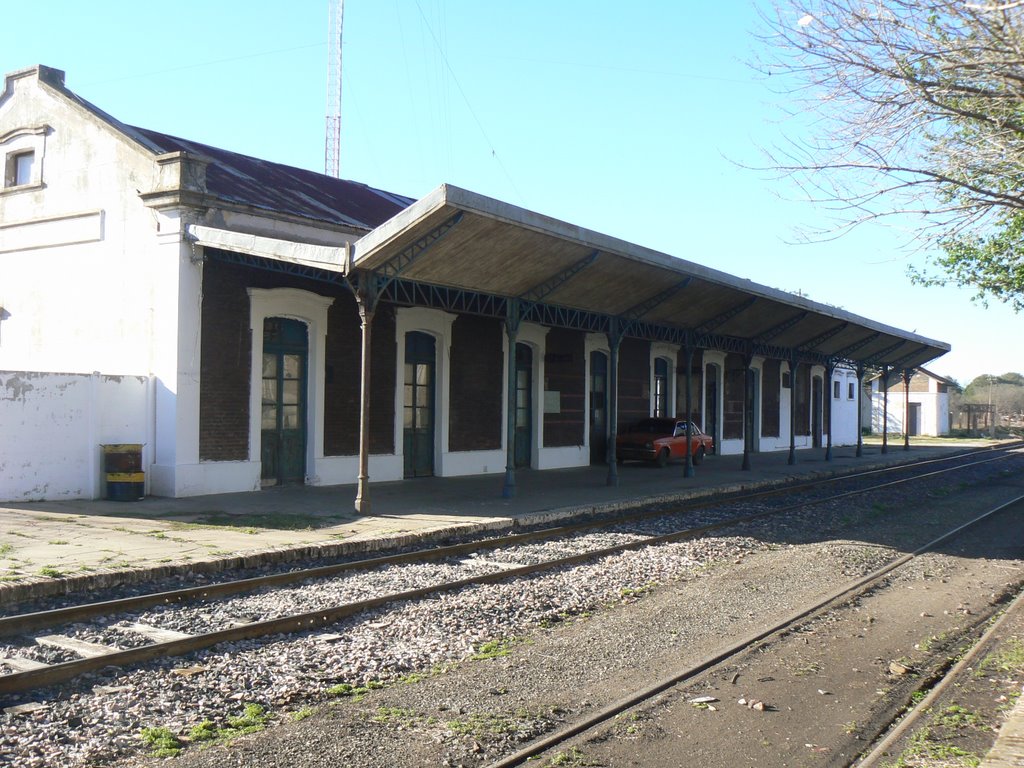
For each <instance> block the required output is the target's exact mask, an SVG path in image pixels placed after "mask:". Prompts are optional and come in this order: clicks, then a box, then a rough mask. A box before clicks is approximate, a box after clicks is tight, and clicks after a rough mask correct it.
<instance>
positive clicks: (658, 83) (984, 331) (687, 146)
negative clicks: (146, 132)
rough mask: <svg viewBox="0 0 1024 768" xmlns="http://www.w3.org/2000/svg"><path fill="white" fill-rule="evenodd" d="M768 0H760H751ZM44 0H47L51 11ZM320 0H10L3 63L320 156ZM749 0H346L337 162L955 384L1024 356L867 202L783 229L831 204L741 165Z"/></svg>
mask: <svg viewBox="0 0 1024 768" xmlns="http://www.w3.org/2000/svg"><path fill="white" fill-rule="evenodd" d="M758 1H759V2H762V1H763V2H766V1H767V0H758ZM44 9H45V11H44ZM327 18H328V4H327V0H293V2H290V3H283V2H269V1H268V0H249V1H248V2H244V3H243V2H237V0H217V1H216V2H210V0H202V1H200V0H179V1H178V2H175V3H172V4H165V3H141V2H138V0H132V2H124V1H123V0H97V2H93V3H82V2H80V0H50V2H48V3H46V4H44V5H39V4H36V5H31V4H28V3H7V4H5V7H4V10H3V21H4V28H5V29H6V30H8V31H10V30H18V34H6V35H5V36H4V45H3V47H2V48H0V64H2V68H3V71H4V72H10V71H13V70H16V69H21V68H23V67H26V66H31V65H33V64H47V65H50V66H53V67H57V68H60V69H63V70H65V71H66V72H67V84H68V86H69V87H70V88H71V89H72V90H74V91H75V92H77V93H79V94H80V95H81V96H83V97H84V98H86V99H88V100H90V101H92V102H93V103H95V104H96V105H97V106H99V107H100V108H102V109H104V110H106V111H107V112H109V113H110V114H112V115H114V116H115V117H117V118H118V119H120V120H123V121H125V122H127V123H130V124H135V125H142V126H145V127H147V128H152V129H155V130H159V131H163V132H166V133H171V134H175V135H178V136H182V137H186V138H189V139H193V140H196V141H202V142H206V143H209V144H213V145H215V146H219V147H223V148H226V149H231V150H234V151H237V152H242V153H245V154H251V155H255V156H258V157H262V158H266V159H269V160H275V161H278V162H283V163H288V164H291V165H296V166H301V167H305V168H312V169H315V170H323V166H324V130H325V120H324V114H325V108H326V89H327V53H328V47H327ZM755 25H756V14H755V12H754V6H753V5H752V4H751V3H750V2H749V1H748V0H729V1H728V2H723V3H700V4H691V3H679V2H668V1H662V0H646V1H645V0H635V2H632V3H628V4H626V3H621V2H607V1H604V0H591V1H589V2H582V1H581V0H562V1H561V2H557V3H553V2H550V0H543V1H542V0H520V1H519V2H516V3H490V2H488V3H481V2H479V1H478V0H477V1H472V0H347V2H346V3H345V46H344V77H343V83H344V95H343V115H342V122H343V129H342V156H341V164H342V175H343V176H344V177H346V178H350V179H355V180H358V181H362V182H365V183H368V184H371V185H373V186H377V187H381V188H384V189H388V190H392V191H395V192H400V193H404V194H407V195H411V196H413V197H420V196H422V195H424V194H426V193H427V192H428V191H430V190H431V189H433V188H434V187H436V186H437V185H439V184H441V183H443V182H450V183H452V184H456V185H458V186H462V187H466V188H468V189H471V190H473V191H475V192H479V193H481V194H485V195H489V196H492V197H496V198H499V199H502V200H506V201H508V202H511V203H515V204H517V205H522V206H525V207H527V208H530V209H532V210H536V211H539V212H541V213H544V214H547V215H550V216H554V217H556V218H560V219H564V220H566V221H569V222H571V223H573V224H578V225H580V226H584V227H587V228H590V229H595V230H598V231H600V232H604V233H606V234H609V235H613V236H616V237H620V238H623V239H625V240H629V241H632V242H635V243H639V244H641V245H644V246H647V247H650V248H655V249H657V250H660V251H664V252H666V253H669V254H672V255H675V256H679V257H682V258H685V259H688V260H691V261H696V262H699V263H702V264H706V265H708V266H712V267H715V268H717V269H721V270H724V271H727V272H730V273H732V274H735V275H738V276H740V277H744V278H749V279H751V280H754V281H755V282H758V283H762V284H765V285H768V286H772V287H775V288H781V289H783V290H787V291H802V292H803V293H804V294H806V295H808V296H809V297H810V298H813V299H815V300H817V301H821V302H825V303H828V304H834V305H837V306H840V307H842V308H844V309H846V310H848V311H850V312H855V313H857V314H860V315H863V316H866V317H869V318H871V319H873V320H877V321H880V322H884V323H887V324H889V325H893V326H897V327H900V328H904V329H906V330H911V331H916V332H917V333H919V334H921V335H924V336H927V337H930V338H933V339H938V340H941V341H946V342H949V343H950V344H952V346H953V351H952V352H951V353H950V354H948V355H946V356H944V357H942V358H940V359H938V360H936V361H934V362H933V363H932V364H931V365H930V366H929V367H930V368H931V369H932V370H933V371H935V372H937V373H939V374H943V375H948V376H953V377H955V378H956V379H958V380H959V381H960V382H961V383H964V384H966V383H967V382H969V381H970V380H971V379H972V378H974V377H975V376H977V375H980V374H984V373H996V374H998V373H1004V372H1006V371H1020V372H1024V351H1022V345H1020V344H1019V343H1018V342H1017V341H1016V340H1017V339H1018V338H1019V335H1020V330H1019V329H1020V328H1021V327H1022V325H1024V317H1020V316H1018V315H1015V314H1014V313H1013V312H1011V311H1010V310H1009V309H1007V308H1006V307H1004V306H1002V305H992V306H990V307H989V308H988V309H985V308H983V307H982V306H981V305H979V304H975V303H972V302H971V301H970V300H969V299H970V293H969V292H967V291H961V290H955V289H934V288H930V289H925V288H920V287H916V286H913V285H911V284H910V281H909V279H908V278H907V277H906V270H907V266H908V264H910V263H913V264H917V265H919V266H920V265H922V264H923V262H924V254H922V253H913V252H907V251H905V250H901V247H900V246H901V244H902V243H904V242H905V240H906V235H905V233H903V232H900V231H896V230H893V229H889V228H884V227H881V226H869V227H864V228H862V229H861V230H859V231H857V232H856V233H855V234H854V235H852V236H845V237H843V238H841V239H839V240H838V241H834V242H828V243H820V244H815V245H791V244H789V243H790V242H791V241H792V240H793V239H794V237H795V235H794V232H795V230H796V229H797V228H798V227H799V226H801V225H808V224H810V225H815V224H819V223H820V222H821V220H822V218H823V216H824V213H823V212H820V211H817V210H815V209H814V208H813V207H812V206H810V205H809V204H808V203H803V202H796V201H792V200H789V198H791V197H792V196H793V195H794V190H792V189H791V188H790V187H789V185H788V184H787V183H786V182H784V181H779V180H774V179H772V178H770V177H769V176H768V175H766V174H760V173H757V172H754V171H750V170H747V169H744V168H742V167H740V165H739V164H748V165H757V164H758V163H760V162H762V160H761V157H760V155H759V152H758V150H757V147H758V145H770V144H771V143H773V142H775V141H777V140H778V139H779V136H780V130H787V131H788V132H789V133H791V134H793V135H797V136H798V135H799V133H798V132H799V126H797V125H792V126H785V125H781V126H780V125H779V119H780V113H779V111H778V109H777V104H776V100H777V97H776V96H775V95H774V94H773V93H771V92H770V91H769V90H768V89H767V88H765V87H764V86H763V85H762V84H761V83H759V82H758V81H757V80H756V79H755V78H754V76H753V73H752V71H751V70H750V69H749V67H748V66H747V64H746V62H747V61H749V60H750V59H751V57H752V56H753V55H754V53H756V51H757V46H758V43H757V41H756V40H755V39H754V38H753V37H752V35H751V31H752V30H753V28H754V27H755Z"/></svg>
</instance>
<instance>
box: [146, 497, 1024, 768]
mask: <svg viewBox="0 0 1024 768" xmlns="http://www.w3.org/2000/svg"><path fill="white" fill-rule="evenodd" d="M1021 492H1022V491H1021V481H1020V480H1019V479H1015V478H1008V479H1006V481H1005V482H1002V483H999V484H990V485H986V486H983V487H980V488H978V487H975V488H970V489H967V490H965V491H963V492H962V493H961V494H951V495H948V496H945V497H936V498H932V499H922V500H921V501H922V506H920V507H916V508H910V507H909V506H904V507H903V508H901V509H897V510H890V509H886V508H879V507H877V506H876V507H875V508H869V509H867V510H866V511H863V512H861V513H857V514H850V513H849V512H848V511H847V510H845V509H844V510H842V511H841V512H840V513H839V514H838V515H837V517H836V518H830V519H828V520H827V519H826V518H825V516H822V518H821V519H820V520H818V521H816V522H813V523H811V524H809V523H808V521H807V520H795V521H792V522H791V523H790V524H789V526H788V528H787V527H786V526H785V525H783V526H781V527H780V526H776V527H774V528H762V529H757V530H753V531H747V532H746V533H747V535H753V536H754V538H755V539H757V541H759V542H760V544H759V546H757V547H756V548H755V549H754V550H753V551H752V552H751V553H750V554H748V555H746V556H744V557H739V558H737V559H735V560H729V561H719V562H717V563H715V564H713V565H711V566H709V567H706V568H703V569H700V570H698V571H695V572H694V573H693V575H692V576H691V577H688V578H685V579H683V580H681V581H676V582H672V583H668V584H663V585H661V586H659V587H657V588H653V589H646V590H639V591H638V593H636V594H631V595H628V596H627V595H624V596H623V599H622V601H621V602H618V603H616V604H614V605H609V606H607V607H606V608H604V609H602V610H600V611H598V612H596V613H595V614H594V615H593V616H579V617H573V618H571V619H569V620H566V621H564V622H562V623H559V624H555V625H553V626H549V627H542V628H539V629H538V630H537V631H536V632H535V633H533V634H531V635H530V636H528V637H523V638H518V639H516V641H515V642H512V643H510V645H509V647H508V648H503V649H502V652H501V653H498V654H495V655H494V656H493V657H489V658H481V659H478V660H475V661H469V662H465V663H463V664H460V665H458V666H456V667H454V668H451V669H446V670H435V671H434V672H433V673H429V674H425V675H417V676H415V677H413V678H410V679H408V680H405V681H404V682H401V683H397V684H392V685H389V686H387V687H386V688H384V689H381V690H372V691H369V692H368V693H367V694H366V695H365V697H363V698H359V699H357V698H356V697H350V698H345V699H339V700H338V701H336V702H332V703H329V704H326V705H324V706H321V707H320V708H318V709H317V710H315V711H312V710H311V711H307V712H304V714H303V717H302V718H301V719H296V720H292V721H287V720H286V721H283V722H282V723H280V724H279V725H278V726H275V727H273V728H270V729H268V730H266V731H264V732H262V733H257V734H253V735H251V736H247V737H245V738H242V739H239V740H237V741H235V742H233V743H232V744H230V745H228V746H214V747H211V748H207V749H202V750H200V749H190V750H187V751H186V752H185V753H184V754H183V756H182V757H180V758H178V759H177V760H175V761H174V762H173V763H170V765H174V766H175V768H185V767H186V766H188V767H189V768H192V767H197V768H198V766H204V767H205V768H210V767H212V766H218V767H219V766H250V765H260V766H264V767H266V768H274V767H275V766H308V767H310V768H316V766H337V765H359V766H366V767H372V766H387V767H388V768H399V767H400V766H416V767H418V766H467V767H474V768H475V767H477V766H485V765H488V764H489V763H491V762H493V761H494V760H496V759H497V758H498V757H499V756H501V755H503V754H508V753H510V752H513V751H515V750H516V749H518V748H519V747H521V746H522V745H523V744H524V743H526V742H528V741H530V740H532V739H534V738H536V737H538V736H539V735H541V734H543V733H545V732H550V731H551V730H553V729H555V728H557V727H559V726H560V725H562V724H565V723H568V722H573V721H576V720H577V719H579V718H580V717H582V716H584V715H586V714H588V713H590V712H593V711H596V710H597V709H599V708H601V707H603V706H605V705H606V704H608V703H610V702H612V701H615V700H617V699H619V698H621V697H622V696H623V695H624V694H625V693H627V692H629V691H633V690H637V689H639V688H643V687H645V686H646V685H648V684H649V683H651V682H653V681H654V680H657V679H659V678H661V677H664V676H666V675H668V674H670V673H672V672H675V671H677V670H678V669H680V668H683V667H686V666H687V665H689V664H692V663H694V662H696V661H698V660H700V659H703V658H705V657H707V656H708V655H709V654H711V653H712V652H714V651H717V650H718V649H719V648H721V647H722V646H723V645H726V644H727V643H728V642H729V640H730V638H739V637H743V636H747V635H749V634H751V633H752V632H753V631H754V629H756V628H758V627H762V626H766V625H768V624H770V623H774V622H776V621H778V620H780V619H781V618H783V617H785V616H787V615H790V614H792V613H794V612H795V611H796V610H797V609H799V608H801V607H803V606H804V605H806V604H808V603H809V602H811V601H812V600H814V599H816V598H820V597H821V596H824V595H825V594H827V593H829V592H831V591H832V590H834V589H835V588H837V587H838V586H840V585H842V584H846V583H848V582H849V581H850V580H851V579H852V578H854V577H856V576H858V575H861V574H865V573H868V572H870V571H871V570H873V569H874V568H875V567H876V566H877V565H878V564H880V563H881V562H882V561H885V560H888V559H889V558H891V557H893V556H894V554H897V553H899V552H905V551H910V550H912V549H914V548H915V547H916V546H919V545H920V544H922V543H924V542H926V541H928V540H930V539H932V538H934V537H935V536H936V535H937V534H938V533H939V532H940V529H941V530H945V529H946V528H948V527H951V526H952V524H954V521H957V520H963V519H965V518H967V517H969V516H972V515H971V513H970V511H969V510H965V509H964V504H963V502H964V500H965V499H967V498H969V499H971V500H972V503H973V504H975V505H976V507H977V508H981V507H984V506H985V505H987V504H993V505H994V504H995V503H996V501H997V500H999V499H1007V498H1010V497H1012V496H1016V495H1019V494H1020V493H1021ZM833 525H835V526H836V527H834V528H832V527H831V526H833ZM830 528H831V529H830ZM1022 579H1024V526H1020V525H1008V524H1007V523H1006V521H1005V520H1004V521H1002V522H1001V524H998V525H993V526H989V527H987V529H986V531H984V532H982V533H979V534H977V535H972V536H970V537H968V538H967V539H965V540H964V541H962V542H958V543H957V544H956V545H955V546H954V545H950V546H948V547H946V548H945V549H944V551H942V552H941V553H939V554H935V555H929V556H927V557H926V558H924V559H922V560H920V561H919V562H918V563H917V564H915V565H914V566H912V567H910V568H909V569H908V570H907V571H906V572H904V573H901V574H900V575H899V576H898V577H896V578H894V579H893V580H892V583H891V584H890V585H889V586H888V587H887V588H885V589H880V590H878V591H877V592H876V593H875V594H872V595H870V596H867V597H865V598H863V599H862V600H861V601H860V602H859V604H857V605H855V606H853V607H850V608H848V609H843V610H837V611H835V612H833V613H831V614H829V615H828V616H826V617H824V618H822V619H820V620H817V621H814V622H812V623H809V624H807V626H805V627H803V628H802V629H801V630H800V631H797V632H793V633H791V634H789V635H787V636H786V637H784V638H781V639H776V640H772V641H770V642H769V643H767V644H765V645H763V646H761V647H760V648H758V649H756V650H754V651H752V652H750V653H748V654H747V655H746V656H745V657H744V658H742V659H741V660H739V661H738V662H736V663H734V664H732V665H731V666H730V667H728V668H727V669H724V670H714V671H712V672H710V673H708V674H707V675H706V676H705V677H704V678H701V679H698V680H696V681H691V683H690V684H688V685H687V686H686V687H685V688H683V689H673V690H671V691H670V692H668V693H667V694H664V695H663V696H662V697H661V698H660V699H659V700H657V701H656V702H654V703H652V704H649V705H648V706H646V707H644V708H641V709H638V710H636V711H630V712H627V713H625V714H624V715H622V716H620V717H619V718H618V719H617V720H616V721H615V722H614V723H612V724H610V725H609V726H607V727H605V728H603V729H602V730H600V731H598V732H597V733H591V734H587V735H585V736H583V737H580V738H579V739H578V740H577V741H576V742H575V746H565V747H562V748H560V749H559V750H558V751H556V752H553V753H551V754H548V755H545V756H543V757H542V758H541V759H539V760H537V761H536V762H531V763H530V765H538V766H572V765H580V766H582V765H594V766H616V767H618V766H631V765H636V766H641V765H642V766H672V767H673V768H678V767H679V766H702V767H703V766H710V767H712V768H713V767H714V766H729V768H737V766H772V767H773V768H775V767H777V766H786V765H791V766H829V765H845V764H846V763H847V762H848V761H849V759H850V757H851V756H852V755H853V754H855V753H857V752H860V751H861V750H862V748H864V747H865V746H866V745H867V744H868V742H869V741H870V740H871V739H873V738H874V736H875V734H876V733H877V731H878V730H880V729H881V728H882V727H883V724H884V723H886V722H888V720H889V718H890V716H891V714H892V711H893V709H894V708H898V707H899V706H902V704H903V703H904V702H906V701H907V700H909V698H910V695H911V692H912V691H913V690H914V689H915V688H916V687H917V686H918V685H920V684H921V681H922V677H927V675H928V674H929V672H928V670H929V668H930V667H931V666H933V661H934V660H942V661H945V660H946V659H947V658H948V657H949V656H950V655H952V654H955V653H956V650H955V648H956V647H957V646H958V644H959V640H958V638H960V637H961V636H962V635H964V633H965V632H969V631H970V628H971V627H973V626H975V625H978V624H979V623H981V622H983V620H984V619H983V617H984V614H985V612H986V611H990V610H992V609H993V605H994V604H995V603H998V602H999V600H1000V597H1001V596H1002V595H1003V594H1004V593H1005V592H1006V591H1007V590H1009V589H1011V588H1013V587H1015V586H1016V585H1017V584H1018V583H1019V582H1020V581H1021V580H1022ZM638 586H639V585H638ZM892 662H899V663H900V664H902V665H903V666H905V667H906V668H907V670H908V671H907V672H906V673H903V671H902V670H901V669H900V668H899V667H896V666H892V665H891V663H892ZM700 696H713V697H714V698H717V699H719V701H718V702H712V706H713V707H714V708H713V709H712V708H710V707H707V706H706V705H705V706H701V707H696V706H694V705H692V704H691V703H690V700H691V699H693V698H696V697H700ZM740 699H744V700H746V701H760V702H763V703H764V704H765V705H766V706H765V709H764V710H763V711H762V710H760V709H758V708H751V707H749V706H746V705H743V704H739V703H738V702H739V700H740ZM131 764H132V765H135V764H147V765H161V766H166V765H168V763H166V762H163V761H160V762H157V761H152V760H148V759H136V760H134V761H132V763H131Z"/></svg>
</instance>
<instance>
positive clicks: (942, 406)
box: [871, 382, 949, 437]
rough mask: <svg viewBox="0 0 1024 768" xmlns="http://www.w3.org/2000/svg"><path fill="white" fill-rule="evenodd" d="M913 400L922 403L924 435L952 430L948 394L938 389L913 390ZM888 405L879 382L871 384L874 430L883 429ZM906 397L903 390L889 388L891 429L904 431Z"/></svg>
mask: <svg viewBox="0 0 1024 768" xmlns="http://www.w3.org/2000/svg"><path fill="white" fill-rule="evenodd" d="M910 402H911V403H912V404H913V403H919V404H920V405H921V412H920V419H921V423H920V424H919V425H918V426H919V429H920V434H921V435H927V436H932V437H936V436H938V435H948V434H949V395H948V394H945V393H942V394H939V393H936V392H911V393H910ZM884 408H885V403H884V402H883V395H882V393H881V392H880V391H879V390H878V386H877V382H875V383H873V384H872V393H871V431H872V432H874V433H875V434H881V432H882V418H883V413H884V412H885V411H884ZM905 408H906V398H905V396H904V394H903V393H902V392H892V391H890V392H889V407H888V416H889V422H888V423H889V433H890V434H894V433H896V434H899V433H902V432H903V424H904V417H905Z"/></svg>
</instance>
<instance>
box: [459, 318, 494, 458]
mask: <svg viewBox="0 0 1024 768" xmlns="http://www.w3.org/2000/svg"><path fill="white" fill-rule="evenodd" d="M502 334H503V330H502V324H501V322H500V321H498V320H493V319H489V318H481V317H471V316H469V315H459V316H458V317H457V318H456V319H455V322H454V324H453V325H452V348H451V387H450V390H449V391H450V395H451V396H450V403H449V411H450V421H449V429H448V450H450V451H483V450H493V449H497V448H501V447H502V445H501V408H502V401H503V399H504V397H505V390H506V388H507V384H506V382H505V380H504V376H503V375H502V374H503V371H504V362H505V361H504V355H503V352H502Z"/></svg>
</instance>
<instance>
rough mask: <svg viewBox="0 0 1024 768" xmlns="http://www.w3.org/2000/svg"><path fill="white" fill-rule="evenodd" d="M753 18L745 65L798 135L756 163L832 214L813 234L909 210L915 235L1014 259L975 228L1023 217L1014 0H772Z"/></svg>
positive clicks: (993, 228) (1019, 3)
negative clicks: (760, 53) (783, 106)
mask: <svg viewBox="0 0 1024 768" xmlns="http://www.w3.org/2000/svg"><path fill="white" fill-rule="evenodd" d="M761 20H762V26H763V29H762V31H761V33H760V34H759V38H760V40H761V41H762V43H763V47H764V51H765V54H764V57H763V59H762V60H760V61H758V62H756V63H755V67H756V68H757V69H758V70H759V71H760V72H762V73H763V74H764V75H765V76H766V77H767V78H768V81H769V82H770V83H771V84H772V85H773V87H774V88H775V90H776V91H777V92H778V93H779V94H781V95H783V96H784V97H785V98H786V99H787V100H788V102H789V105H790V106H789V108H788V112H789V114H790V115H791V116H793V117H794V118H795V120H796V121H797V122H798V124H799V126H800V128H799V133H800V134H801V137H800V140H799V141H796V140H794V139H792V138H790V139H788V141H787V142H786V143H785V144H783V145H781V146H775V147H771V148H766V149H765V153H766V155H767V156H768V163H767V167H768V168H769V169H770V170H772V171H774V172H775V173H777V174H779V175H780V176H784V177H786V178H788V179H790V180H792V181H794V182H796V184H797V185H798V188H799V189H800V190H801V191H802V193H803V194H804V195H805V196H806V198H807V199H808V200H809V201H811V202H813V203H815V204H816V205H817V206H819V208H824V209H825V210H826V211H829V212H831V213H832V214H834V215H835V216H837V217H838V220H837V221H835V222H832V224H831V225H830V229H827V230H826V229H822V230H821V231H820V234H822V235H831V234H835V233H837V232H839V233H841V232H843V231H848V230H849V229H851V228H853V227H856V226H858V225H859V224H862V223H864V222H866V221H874V220H878V219H881V218H885V217H890V216H893V215H896V214H905V213H914V214H916V215H917V216H919V217H921V219H922V225H921V227H920V229H919V230H918V232H917V239H918V241H919V243H921V244H922V245H923V246H926V247H927V246H932V245H938V246H940V247H942V248H943V249H945V250H946V252H947V255H948V254H950V253H954V252H955V253H956V254H957V257H956V258H957V259H964V258H966V259H975V260H976V261H977V262H978V263H979V264H981V263H982V262H983V261H984V256H985V255H986V251H985V249H987V248H997V249H998V256H999V258H1002V259H1007V258H1018V255H1017V253H1016V250H1015V249H1013V248H1010V246H1009V245H1008V241H1007V240H1006V238H1005V237H1000V238H998V239H989V240H986V239H985V238H991V237H992V235H993V232H995V233H997V234H998V233H1000V232H1001V231H1003V230H1007V229H1008V228H1011V224H1014V223H1015V222H1016V221H1017V219H1018V218H1019V219H1020V221H1021V222H1024V0H1007V1H1006V2H991V3H982V4H971V3H966V2H964V0H775V5H774V6H773V7H772V8H771V10H768V11H764V10H763V11H762V12H761ZM1012 229H1013V231H1016V227H1015V226H1014V227H1013V228H1012ZM1021 231H1024V227H1022V228H1021ZM979 249H980V250H979ZM1022 250H1024V249H1022ZM992 255H993V254H992V253H991V252H989V253H988V256H989V257H990V258H991V257H992ZM948 258H952V257H948ZM940 265H941V266H943V267H944V268H947V269H948V268H950V267H951V266H955V267H957V270H958V271H957V272H956V275H957V276H955V277H953V278H951V279H952V280H953V281H954V282H961V281H962V280H966V282H967V283H968V284H970V277H971V275H970V274H969V273H965V272H963V271H962V270H961V269H960V268H961V267H963V264H962V263H961V262H960V261H953V262H948V263H943V262H941V260H940ZM1014 266H1015V265H1013V264H1009V263H1002V264H1001V265H1000V266H999V269H1000V270H1001V274H1010V273H1012V272H1013V269H1012V267H1014ZM989 267H990V265H985V268H986V269H988V268H989ZM950 271H952V270H950ZM965 275H966V277H965ZM976 277H977V279H978V284H982V282H983V281H982V279H981V276H980V275H976ZM984 278H985V281H991V280H993V279H998V275H996V276H993V275H992V274H986V275H985V276H984ZM922 280H926V281H930V282H931V283H934V282H941V280H942V278H933V277H928V278H922ZM984 285H985V286H986V287H985V288H984V290H985V291H991V290H992V289H991V287H989V286H990V282H985V283H984ZM1004 288H1005V287H1004ZM1008 289H1009V290H1010V292H1011V293H1012V291H1013V290H1015V289H1014V288H1013V286H1009V287H1008ZM1019 289H1020V293H1021V295H1024V286H1020V287H1019ZM1006 300H1009V299H1006Z"/></svg>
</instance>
